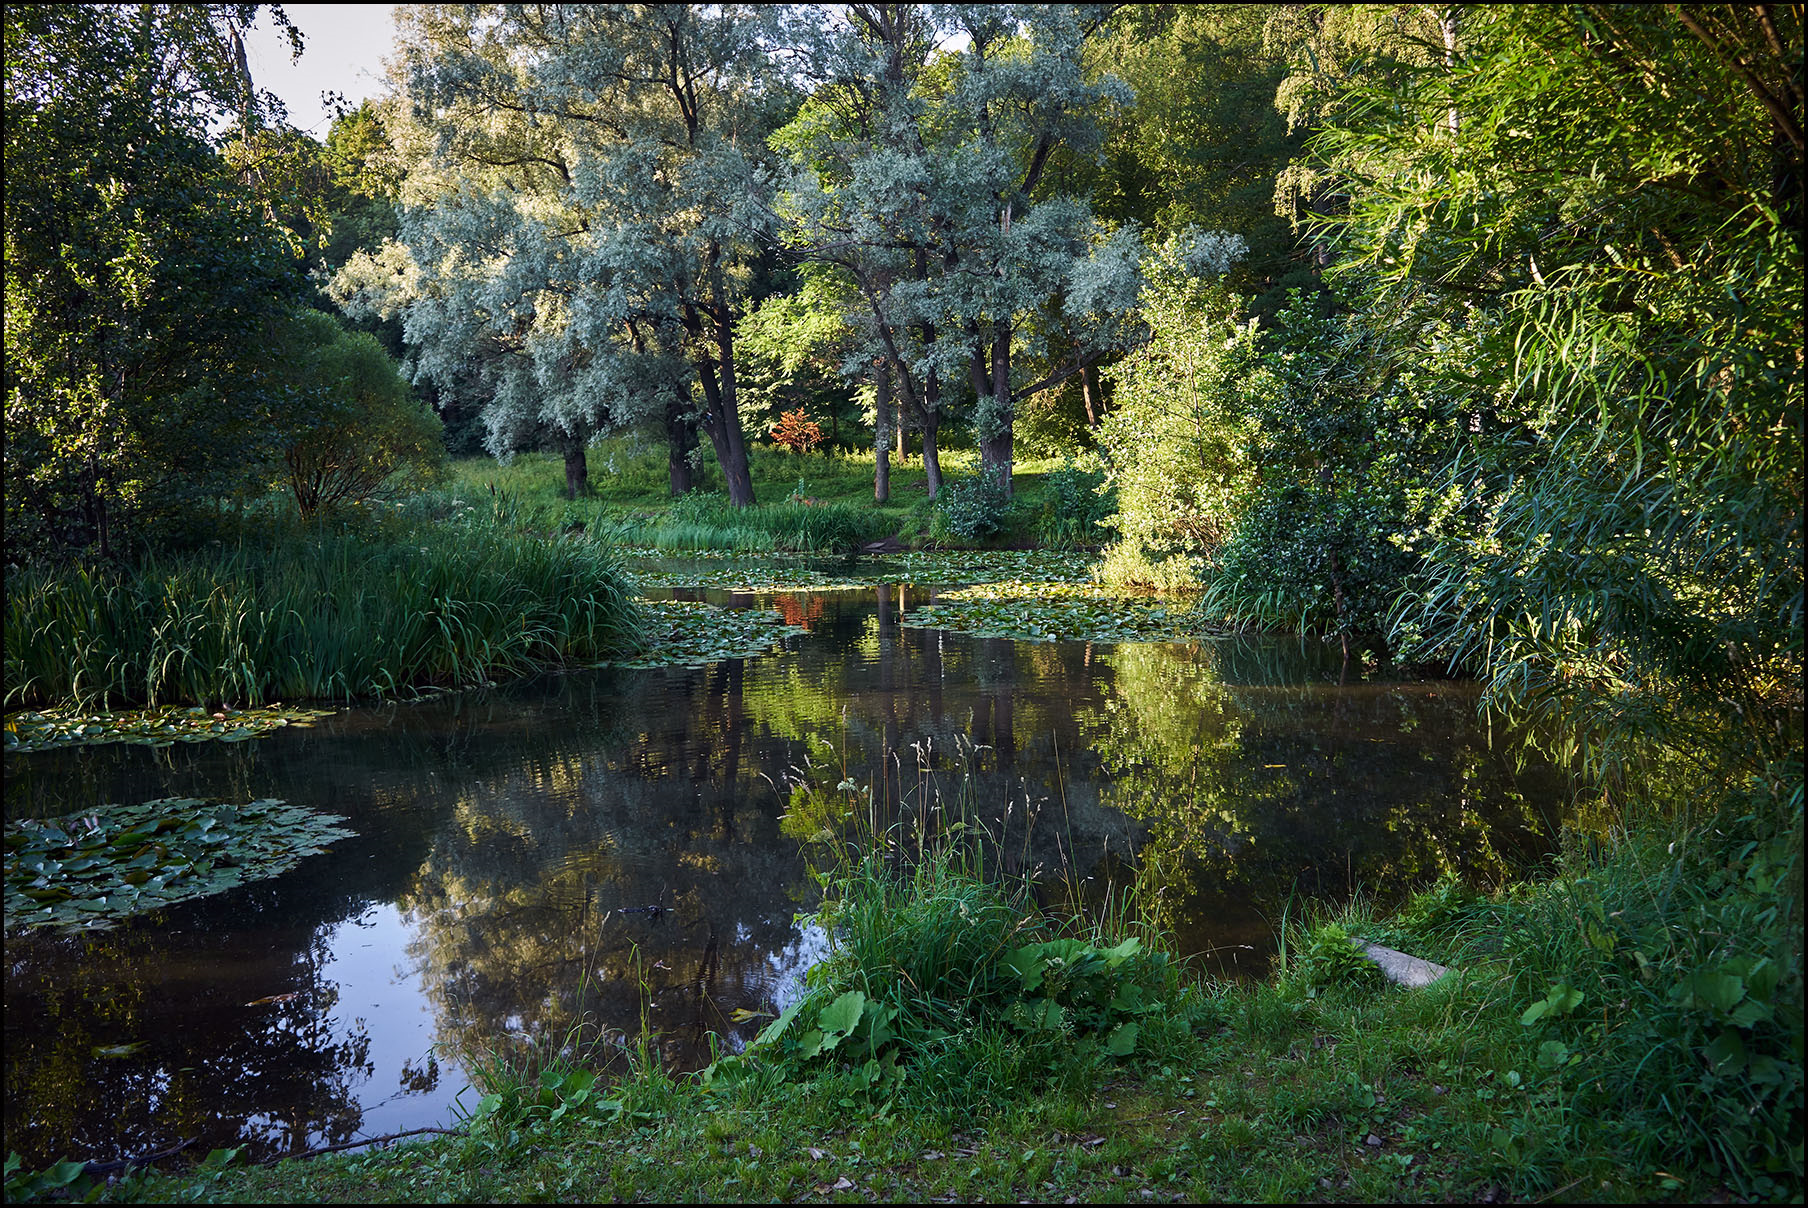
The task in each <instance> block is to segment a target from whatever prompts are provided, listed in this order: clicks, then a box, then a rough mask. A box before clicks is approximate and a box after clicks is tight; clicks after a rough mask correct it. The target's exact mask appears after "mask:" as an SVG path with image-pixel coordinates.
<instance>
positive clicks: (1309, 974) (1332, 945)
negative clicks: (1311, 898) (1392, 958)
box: [1283, 923, 1385, 998]
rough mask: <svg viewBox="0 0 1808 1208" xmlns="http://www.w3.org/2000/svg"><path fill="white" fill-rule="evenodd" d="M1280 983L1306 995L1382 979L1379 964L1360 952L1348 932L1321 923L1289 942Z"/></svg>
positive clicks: (1376, 983) (1367, 984)
mask: <svg viewBox="0 0 1808 1208" xmlns="http://www.w3.org/2000/svg"><path fill="white" fill-rule="evenodd" d="M1288 958H1289V959H1288V967H1287V970H1286V972H1285V974H1284V975H1283V981H1284V984H1286V985H1288V986H1291V987H1294V988H1297V989H1298V990H1300V991H1301V992H1303V993H1304V994H1305V996H1306V997H1307V998H1317V997H1318V996H1319V995H1320V994H1323V993H1325V992H1326V991H1327V990H1330V989H1333V988H1335V987H1344V986H1357V987H1363V988H1374V987H1377V986H1380V985H1381V984H1382V983H1383V981H1384V980H1385V979H1384V977H1383V975H1382V972H1381V968H1380V966H1378V965H1376V964H1375V962H1374V961H1372V960H1370V959H1369V958H1368V957H1367V956H1365V955H1363V952H1362V949H1361V947H1359V946H1358V945H1357V943H1356V941H1355V940H1354V939H1352V938H1351V936H1350V933H1349V932H1348V931H1347V930H1345V929H1344V928H1343V927H1342V926H1340V925H1339V924H1337V923H1322V924H1320V925H1319V926H1317V927H1314V928H1312V929H1311V930H1310V931H1308V932H1306V934H1305V935H1304V936H1302V937H1300V939H1299V940H1298V941H1296V942H1295V943H1294V944H1291V945H1289V952H1288Z"/></svg>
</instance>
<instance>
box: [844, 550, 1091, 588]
mask: <svg viewBox="0 0 1808 1208" xmlns="http://www.w3.org/2000/svg"><path fill="white" fill-rule="evenodd" d="M1097 564H1098V558H1097V557H1096V556H1095V555H1093V554H1088V553H1084V552H1081V551H1077V550H978V551H961V550H954V551H946V552H944V551H934V550H912V551H910V552H909V553H902V554H871V555H868V556H867V557H866V558H864V559H863V560H862V566H863V567H865V568H868V577H870V578H874V579H879V580H888V581H894V582H901V583H913V584H915V585H917V586H919V587H943V586H949V585H956V584H983V583H1004V582H1013V581H1014V582H1020V583H1036V584H1054V583H1063V584H1089V583H1091V582H1092V581H1093V576H1092V572H1093V568H1094V567H1095V566H1096V565H1097Z"/></svg>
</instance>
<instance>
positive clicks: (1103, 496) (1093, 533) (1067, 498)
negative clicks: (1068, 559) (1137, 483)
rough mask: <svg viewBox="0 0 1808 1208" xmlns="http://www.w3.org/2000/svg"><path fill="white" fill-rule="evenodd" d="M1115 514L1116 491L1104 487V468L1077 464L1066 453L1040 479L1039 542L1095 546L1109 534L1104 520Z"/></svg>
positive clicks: (1063, 545)
mask: <svg viewBox="0 0 1808 1208" xmlns="http://www.w3.org/2000/svg"><path fill="white" fill-rule="evenodd" d="M1116 513H1117V490H1116V488H1114V487H1110V488H1108V487H1106V485H1105V471H1104V470H1103V469H1100V468H1097V467H1096V465H1090V466H1081V465H1078V464H1076V463H1075V462H1074V459H1073V456H1072V454H1069V455H1068V456H1067V457H1066V458H1065V459H1064V460H1063V461H1062V463H1061V465H1060V466H1059V467H1057V468H1056V469H1053V470H1050V471H1049V472H1048V473H1047V474H1046V475H1044V476H1043V479H1042V512H1041V515H1040V516H1038V517H1037V522H1036V529H1037V534H1038V535H1039V536H1040V537H1041V538H1042V544H1044V545H1049V546H1056V547H1059V548H1062V549H1068V548H1072V547H1074V546H1081V545H1098V544H1100V543H1102V542H1103V541H1105V540H1106V539H1108V538H1109V537H1110V536H1111V532H1110V530H1109V529H1107V528H1105V527H1104V522H1105V520H1106V519H1108V518H1109V517H1111V516H1113V515H1115V514H1116Z"/></svg>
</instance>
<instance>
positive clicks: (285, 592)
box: [6, 519, 639, 709]
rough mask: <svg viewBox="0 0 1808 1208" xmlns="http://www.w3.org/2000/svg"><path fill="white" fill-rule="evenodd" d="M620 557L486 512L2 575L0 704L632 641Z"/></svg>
mask: <svg viewBox="0 0 1808 1208" xmlns="http://www.w3.org/2000/svg"><path fill="white" fill-rule="evenodd" d="M638 620H639V613H638V610H637V608H636V606H635V604H634V603H633V601H632V600H631V599H630V598H629V596H628V594H627V586H626V583H625V581H624V578H623V576H622V573H621V571H620V570H619V568H618V567H617V565H616V562H615V559H614V556H613V555H612V554H611V553H610V552H609V551H608V550H606V549H605V548H603V547H601V546H599V545H597V544H596V543H594V542H591V541H587V540H572V539H566V540H555V541H548V540H546V539H545V538H544V537H543V536H529V535H524V534H517V533H515V532H513V531H510V530H508V529H507V528H505V527H503V526H501V525H498V524H496V523H495V522H494V521H486V520H482V519H473V520H469V521H466V522H465V523H463V524H461V525H456V526H446V527H435V528H428V529H426V530H424V531H420V532H402V531H394V530H392V531H390V532H387V533H386V532H383V531H382V529H381V527H380V526H379V527H378V529H377V531H376V532H375V533H373V534H372V535H369V536H353V535H339V534H333V533H330V532H327V531H325V530H322V529H318V528H316V529H311V530H297V531H286V530H282V529H278V530H276V531H275V532H273V533H271V534H269V535H266V536H263V537H247V538H246V539H243V540H241V541H240V543H239V544H237V545H236V546H233V547H214V548H211V549H209V550H207V551H205V552H202V553H197V554H188V555H161V556H155V557H148V558H146V559H144V560H143V561H141V562H140V563H138V564H137V565H135V566H132V567H124V568H121V567H108V568H101V569H87V568H79V567H78V568H66V569H63V570H43V569H31V570H21V571H17V572H14V573H12V574H10V575H9V576H8V582H7V596H6V690H7V696H6V702H7V704H8V705H9V706H21V705H32V704H38V703H61V702H67V703H68V704H70V705H72V706H74V707H76V708H84V709H85V708H93V707H96V706H99V707H101V708H107V707H110V706H112V705H115V704H120V705H131V704H150V705H156V704H173V703H200V704H211V705H217V704H226V703H234V702H237V703H243V704H250V705H257V704H261V703H263V702H265V701H274V700H309V699H336V700H349V699H354V698H358V697H370V696H394V695H397V694H401V693H406V692H409V691H412V690H418V689H422V688H427V687H434V686H438V687H449V686H455V685H467V684H474V683H482V682H484V681H485V680H488V679H491V678H494V677H496V676H502V675H513V674H521V673H524V672H527V671H530V670H533V669H536V668H538V667H540V666H542V665H544V664H546V663H548V662H580V663H594V662H596V661H597V660H599V659H602V658H606V657H609V656H611V655H613V654H616V653H618V652H620V651H622V650H624V649H629V648H632V646H633V644H634V643H635V642H636V641H637V640H638Z"/></svg>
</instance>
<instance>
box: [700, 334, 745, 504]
mask: <svg viewBox="0 0 1808 1208" xmlns="http://www.w3.org/2000/svg"><path fill="white" fill-rule="evenodd" d="M697 377H698V380H699V381H700V382H701V383H702V385H703V399H704V402H705V404H706V405H707V407H708V413H707V414H705V415H704V417H703V430H704V431H705V432H707V433H708V434H709V443H710V444H711V445H713V446H714V447H715V450H716V461H717V462H718V463H719V464H720V465H721V467H722V479H723V481H724V482H726V483H727V484H728V502H729V503H730V504H731V505H732V506H734V507H737V508H744V507H751V506H752V505H753V476H752V475H751V474H750V473H748V470H747V446H746V444H745V443H744V442H743V441H742V440H741V417H740V416H739V415H738V414H736V413H735V411H734V410H732V408H731V407H730V405H729V397H730V394H729V392H728V391H724V390H723V389H722V387H721V385H720V383H719V382H718V381H717V379H716V362H714V361H710V360H700V361H698V362H697Z"/></svg>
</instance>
